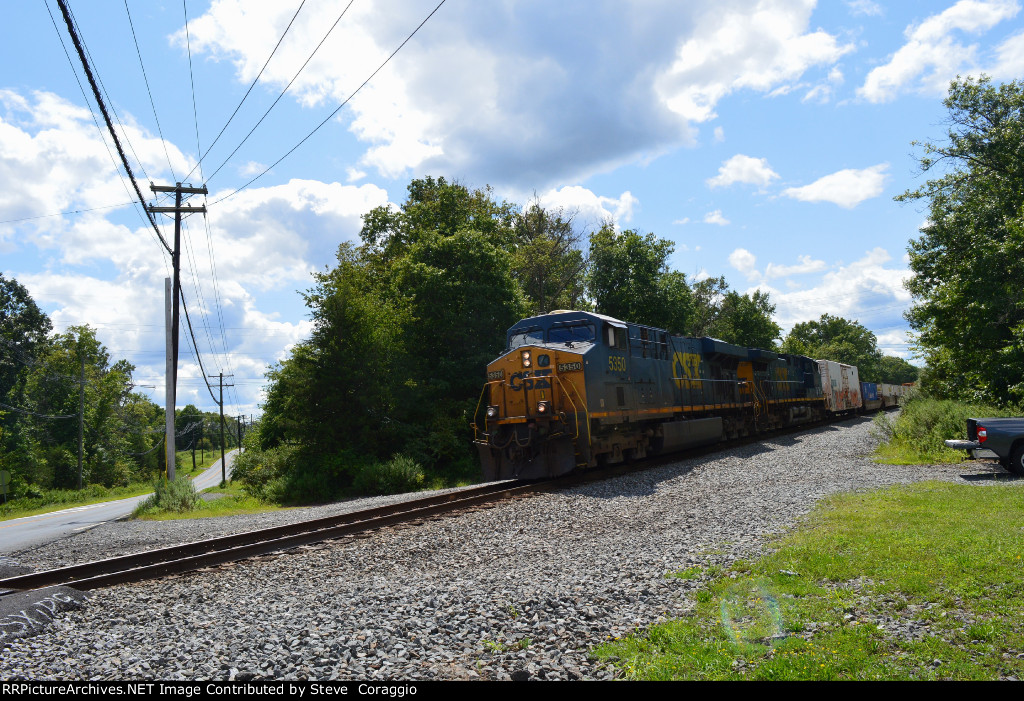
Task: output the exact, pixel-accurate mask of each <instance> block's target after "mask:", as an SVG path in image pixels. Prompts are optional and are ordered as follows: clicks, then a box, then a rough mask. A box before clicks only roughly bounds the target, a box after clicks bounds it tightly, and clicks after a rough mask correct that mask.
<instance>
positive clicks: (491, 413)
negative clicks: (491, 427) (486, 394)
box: [487, 406, 498, 419]
mask: <svg viewBox="0 0 1024 701" xmlns="http://www.w3.org/2000/svg"><path fill="white" fill-rule="evenodd" d="M497 416H498V407H496V406H489V407H487V418H488V419H494V418H497Z"/></svg>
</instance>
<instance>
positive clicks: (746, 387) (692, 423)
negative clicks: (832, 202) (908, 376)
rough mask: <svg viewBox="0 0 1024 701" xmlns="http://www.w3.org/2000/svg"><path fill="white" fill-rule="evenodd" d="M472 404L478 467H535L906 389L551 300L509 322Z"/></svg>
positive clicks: (827, 409)
mask: <svg viewBox="0 0 1024 701" xmlns="http://www.w3.org/2000/svg"><path fill="white" fill-rule="evenodd" d="M507 341H508V342H507V346H506V350H505V352H504V353H503V354H502V355H501V356H500V357H498V358H497V359H496V360H494V361H493V362H492V363H490V364H489V365H488V366H487V381H486V383H485V385H484V387H483V390H482V391H481V394H480V400H479V402H478V404H477V410H476V414H475V415H474V422H473V426H472V427H473V431H474V443H475V445H476V446H477V448H478V450H479V453H480V458H481V462H482V463H483V471H484V479H485V480H497V479H513V478H515V479H538V478H545V477H555V476H558V475H562V474H566V473H568V472H572V471H573V470H576V469H581V468H587V467H594V466H597V465H603V464H612V463H618V462H623V461H628V460H631V459H639V458H644V457H646V456H652V455H658V454H662V453H668V452H671V451H674V450H681V449H683V448H688V447H694V446H700V445H707V444H711V443H717V442H719V441H727V440H734V439H736V438H739V437H742V436H750V435H754V434H757V433H762V432H766V431H771V430H774V429H778V428H784V427H788V426H793V425H797V424H801V423H808V422H812V421H819V420H822V419H824V418H826V417H829V416H837V415H844V414H854V413H859V412H862V411H864V410H865V408H872V409H877V408H883V407H885V406H887V405H888V406H894V405H895V403H896V401H897V399H898V397H899V396H900V395H901V394H902V392H903V391H904V388H903V387H900V386H895V385H880V386H879V385H874V384H868V383H863V384H862V383H861V382H860V380H859V377H858V372H857V368H856V367H854V366H852V365H843V364H841V363H836V362H833V361H829V360H812V359H810V358H807V357H804V356H800V355H791V354H786V353H777V352H775V351H769V350H763V349H760V348H744V347H742V346H736V345H732V344H730V343H725V342H723V341H720V340H717V339H714V338H690V337H684V336H675V335H672V334H670V333H669V332H668V331H665V330H664V329H658V328H653V327H650V326H644V325H642V324H633V323H627V322H624V321H619V320H618V319H613V318H612V317H609V316H604V315H602V314H595V313H591V312H580V311H555V312H551V313H550V314H543V315H540V316H535V317H531V318H529V319H524V320H522V321H520V322H519V323H517V324H516V325H515V326H513V327H512V328H510V329H509V330H508V338H507Z"/></svg>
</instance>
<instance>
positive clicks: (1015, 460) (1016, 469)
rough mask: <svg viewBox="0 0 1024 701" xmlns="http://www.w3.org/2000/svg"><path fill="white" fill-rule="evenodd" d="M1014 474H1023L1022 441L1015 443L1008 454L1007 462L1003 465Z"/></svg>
mask: <svg viewBox="0 0 1024 701" xmlns="http://www.w3.org/2000/svg"><path fill="white" fill-rule="evenodd" d="M1004 466H1005V467H1006V469H1007V470H1009V471H1010V472H1012V473H1013V474H1015V475H1024V443H1021V444H1019V445H1017V446H1016V447H1015V448H1014V449H1013V452H1012V453H1011V454H1010V460H1009V462H1007V463H1005V465H1004Z"/></svg>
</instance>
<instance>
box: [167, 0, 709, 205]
mask: <svg viewBox="0 0 1024 701" xmlns="http://www.w3.org/2000/svg"><path fill="white" fill-rule="evenodd" d="M430 9H432V7H428V6H426V5H424V4H423V3H422V2H419V1H417V0H390V1H389V2H387V3H385V2H382V1H380V0H361V2H358V3H355V4H354V5H353V6H352V7H351V9H350V10H349V11H348V13H347V14H346V15H345V17H344V19H343V20H342V21H341V22H340V23H339V24H338V26H337V28H336V29H335V30H334V31H333V32H332V33H331V34H330V37H329V38H328V39H327V40H326V41H325V42H324V44H323V47H322V48H321V49H319V51H318V52H317V54H316V56H315V57H314V59H313V60H312V61H311V62H310V64H309V66H308V67H307V68H306V69H305V70H304V71H303V72H302V74H301V75H300V76H299V77H298V78H297V79H296V81H295V83H294V85H293V86H292V88H291V89H290V95H291V97H290V98H289V99H293V100H296V101H298V102H300V103H301V104H302V105H304V106H306V107H309V108H311V109H315V110H316V111H317V112H318V113H326V112H327V111H328V110H329V109H330V108H332V107H333V106H334V105H338V104H340V103H341V102H342V101H343V100H345V99H346V98H348V97H349V95H350V94H352V92H353V90H354V89H355V88H356V87H357V86H359V85H360V84H361V83H362V82H363V81H364V80H365V79H366V78H367V76H369V75H370V74H371V73H372V72H373V71H374V70H375V69H376V68H377V67H378V66H379V65H380V64H381V63H383V62H384V60H385V59H386V58H387V57H388V55H389V54H391V52H392V51H393V50H394V49H395V48H396V47H397V46H398V45H399V44H400V43H401V42H402V40H403V39H405V37H406V36H407V35H408V33H409V32H410V30H412V29H413V28H414V27H415V26H416V24H417V23H418V22H419V21H420V19H422V18H423V17H425V16H426V15H427V14H428V12H429V10H430ZM606 10H607V12H604V13H599V14H596V15H595V14H594V13H592V12H591V11H590V8H589V7H588V8H587V10H586V12H587V14H588V15H590V16H591V19H592V20H593V21H594V22H595V26H594V27H593V31H587V32H579V33H575V32H566V33H562V34H560V36H559V41H554V42H547V41H541V40H539V37H541V36H543V34H542V33H541V32H538V26H537V25H540V26H544V27H559V26H569V25H570V24H574V23H576V22H578V20H579V18H580V10H579V7H577V6H573V5H567V6H563V5H562V4H560V3H551V4H544V5H539V4H538V5H536V6H534V7H533V8H532V10H531V11H532V12H533V13H534V17H535V19H534V20H532V22H531V24H530V26H525V25H524V24H523V22H522V15H521V13H519V12H517V11H515V8H514V7H513V6H511V5H508V6H502V5H501V4H498V5H492V4H477V3H456V4H454V5H453V4H452V3H448V4H447V5H446V6H444V7H442V8H441V9H440V11H438V12H437V14H435V15H434V16H433V17H432V18H431V20H430V21H429V22H428V23H427V24H425V25H424V26H423V28H422V29H421V30H420V31H419V33H418V34H417V35H416V36H415V37H414V38H413V39H412V40H411V41H409V43H408V44H406V45H405V46H404V47H403V48H402V50H401V52H399V53H398V54H397V55H395V57H394V59H393V60H391V61H390V62H389V63H388V65H387V67H386V68H385V69H384V70H382V71H380V72H379V73H377V74H376V75H375V77H374V78H373V80H372V81H371V82H370V83H368V84H367V85H366V87H364V88H363V89H362V90H361V91H360V92H359V93H358V94H357V95H355V97H354V98H353V99H352V100H351V102H349V103H348V105H347V107H346V109H345V111H343V112H341V113H340V114H339V120H340V121H341V122H343V123H344V124H346V125H347V126H348V128H349V130H350V131H351V132H352V133H353V134H354V135H355V136H356V137H357V138H358V139H359V140H360V141H361V142H362V143H363V145H364V146H365V151H364V153H363V155H362V158H361V160H360V162H359V167H360V168H361V169H367V170H368V169H374V170H375V171H376V172H378V173H379V174H381V175H383V176H385V177H388V178H398V177H404V176H405V175H407V174H408V173H409V171H412V172H413V173H414V174H421V173H426V172H449V173H452V172H454V173H458V174H459V176H460V177H462V178H466V179H469V180H481V181H483V180H486V181H487V182H490V183H493V184H495V185H505V186H511V187H520V188H522V189H526V190H529V189H532V188H534V187H549V186H551V185H552V184H554V183H555V182H556V181H557V180H563V181H564V180H567V179H569V180H574V179H578V178H581V177H585V176H587V175H589V174H592V173H594V172H599V171H603V170H607V169H610V168H612V167H615V166H617V165H619V164H621V163H624V162H634V161H643V160H644V159H649V158H651V157H653V156H656V155H657V154H659V153H661V152H663V151H664V150H666V149H667V148H671V147H674V146H676V145H679V144H681V143H690V142H692V141H693V135H692V134H691V132H690V129H689V128H688V126H687V125H686V124H685V122H684V121H683V120H681V119H679V118H678V117H677V116H676V115H673V114H672V113H671V112H669V110H668V109H667V108H666V107H664V105H662V104H660V102H659V101H658V99H657V97H656V96H655V94H654V88H653V84H652V83H653V76H654V74H655V72H656V69H657V67H658V66H663V65H666V64H668V63H669V62H670V61H671V56H672V51H673V48H674V46H675V45H676V44H677V42H678V38H679V34H680V33H683V32H686V31H688V29H689V27H688V23H687V22H686V21H685V15H686V14H687V13H680V10H679V8H678V5H677V3H675V2H671V1H670V0H650V1H649V2H648V3H647V5H646V7H645V12H644V13H636V12H634V10H633V8H631V7H629V6H621V7H618V6H609V7H608V8H606ZM293 12H294V7H293V6H291V5H283V4H281V3H271V2H268V1H264V2H257V1H255V0H251V1H246V2H242V1H241V0H219V1H217V2H214V3H213V4H212V5H211V6H210V8H209V10H208V11H207V12H206V13H205V14H203V15H201V16H200V17H198V18H196V19H195V20H194V21H192V22H191V23H190V25H189V27H190V34H191V40H192V52H193V54H197V53H199V54H206V55H207V56H211V57H213V58H215V59H217V60H229V61H231V62H232V63H233V64H234V66H235V68H236V73H237V77H238V80H239V81H240V82H242V83H245V82H248V81H251V80H252V79H253V78H254V77H255V76H256V75H257V74H258V72H259V70H260V68H262V66H263V63H264V62H265V60H266V57H267V56H268V55H269V53H270V51H271V49H272V48H273V46H274V44H275V43H276V42H277V40H278V38H279V37H280V34H281V32H282V31H283V30H284V27H285V25H286V24H287V23H288V21H289V20H290V19H291V15H292V13H293ZM339 13H340V6H339V5H337V4H335V3H307V5H306V6H305V7H303V9H302V11H301V12H300V13H299V15H298V17H297V19H296V20H295V23H294V25H293V26H292V28H291V30H290V31H289V34H288V36H287V37H286V38H285V40H284V42H282V44H281V48H280V49H278V52H277V55H275V57H274V59H273V60H272V61H271V62H270V64H269V65H268V66H267V69H266V72H264V73H263V75H262V77H261V78H260V80H261V82H263V83H265V84H267V86H268V87H270V88H271V89H274V90H279V89H281V88H283V87H284V86H285V85H286V84H287V83H288V81H289V80H291V79H292V77H293V76H294V75H295V73H296V71H297V70H298V68H299V66H301V64H302V62H303V61H304V60H305V59H306V57H307V55H308V53H309V52H310V50H311V48H312V47H315V46H316V45H317V44H318V43H319V41H320V40H321V38H322V37H323V36H324V34H325V32H326V30H327V28H329V27H330V26H331V25H332V24H333V23H334V21H335V19H336V18H337V16H338V14H339ZM680 20H683V21H682V22H681V21H680ZM593 32H598V33H600V34H601V35H602V36H605V37H606V38H607V39H608V40H609V41H611V42H617V43H619V44H620V45H631V44H633V43H635V42H639V43H641V44H642V45H644V47H645V51H644V52H627V53H623V52H621V51H613V52H609V51H606V50H605V47H604V45H603V43H601V42H593V41H592V37H593V36H594V34H593ZM174 41H175V42H176V43H177V44H179V45H180V46H184V32H183V31H179V32H178V33H177V34H176V35H175V37H174ZM608 95H616V96H617V98H616V99H608V98H607V96H608ZM536 154H543V157H538V156H537V155H536Z"/></svg>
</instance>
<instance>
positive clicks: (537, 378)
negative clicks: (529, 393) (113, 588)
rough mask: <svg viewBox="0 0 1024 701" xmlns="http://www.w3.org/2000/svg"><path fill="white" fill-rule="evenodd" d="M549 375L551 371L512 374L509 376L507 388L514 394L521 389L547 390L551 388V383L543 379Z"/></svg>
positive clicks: (527, 371)
mask: <svg viewBox="0 0 1024 701" xmlns="http://www.w3.org/2000/svg"><path fill="white" fill-rule="evenodd" d="M550 374H551V370H537V372H535V373H534V372H531V371H529V370H526V371H525V372H514V373H512V374H511V375H509V378H508V386H509V387H511V388H512V389H513V390H514V391H516V392H518V391H519V390H521V389H525V390H531V389H548V388H550V387H551V382H550V381H548V380H546V379H544V378H546V377H547V376H548V375H550Z"/></svg>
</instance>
